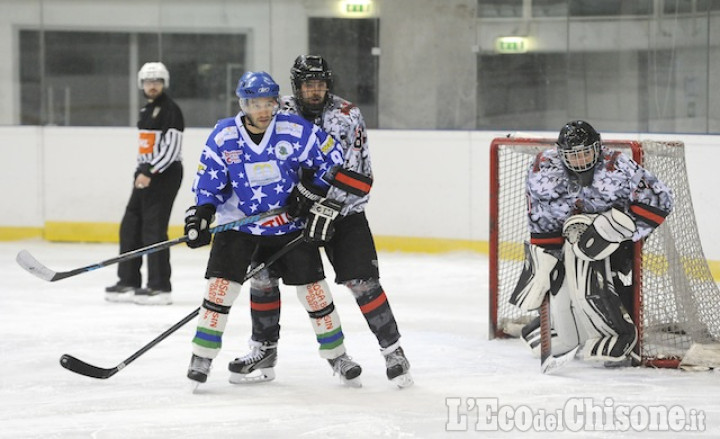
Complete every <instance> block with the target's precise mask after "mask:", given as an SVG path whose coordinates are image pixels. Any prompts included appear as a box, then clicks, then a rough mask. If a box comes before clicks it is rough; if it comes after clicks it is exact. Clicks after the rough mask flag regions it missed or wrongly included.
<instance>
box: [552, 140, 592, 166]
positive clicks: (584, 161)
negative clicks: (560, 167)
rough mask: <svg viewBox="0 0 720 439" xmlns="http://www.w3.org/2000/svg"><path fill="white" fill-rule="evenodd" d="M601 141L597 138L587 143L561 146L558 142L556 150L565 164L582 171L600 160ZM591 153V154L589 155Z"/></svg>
mask: <svg viewBox="0 0 720 439" xmlns="http://www.w3.org/2000/svg"><path fill="white" fill-rule="evenodd" d="M601 151H602V142H600V141H599V140H598V141H596V142H593V143H591V144H589V145H583V144H580V145H575V146H565V147H563V146H561V145H559V144H558V152H559V153H560V158H561V159H562V161H563V164H565V166H566V167H567V168H568V169H570V170H572V171H575V172H583V171H587V170H589V169H592V168H593V167H594V166H595V164H596V163H597V162H598V161H599V160H600V153H601ZM590 154H591V155H590Z"/></svg>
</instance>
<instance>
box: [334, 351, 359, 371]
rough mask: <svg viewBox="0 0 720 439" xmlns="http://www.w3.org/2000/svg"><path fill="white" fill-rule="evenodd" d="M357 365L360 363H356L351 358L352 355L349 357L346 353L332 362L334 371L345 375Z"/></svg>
mask: <svg viewBox="0 0 720 439" xmlns="http://www.w3.org/2000/svg"><path fill="white" fill-rule="evenodd" d="M356 366H358V364H357V363H355V362H354V361H352V360H351V359H350V357H348V356H347V355H345V354H343V355H341V356H339V357H337V358H336V359H334V360H333V363H332V367H333V371H334V372H335V373H339V374H340V375H342V376H345V374H346V373H347V372H348V371H349V370H350V369H352V368H353V367H356Z"/></svg>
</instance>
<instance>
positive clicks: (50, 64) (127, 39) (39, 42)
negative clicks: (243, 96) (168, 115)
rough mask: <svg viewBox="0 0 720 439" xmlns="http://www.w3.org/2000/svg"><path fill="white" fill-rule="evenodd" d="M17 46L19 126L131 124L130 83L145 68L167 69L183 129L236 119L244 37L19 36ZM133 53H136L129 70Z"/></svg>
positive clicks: (133, 90)
mask: <svg viewBox="0 0 720 439" xmlns="http://www.w3.org/2000/svg"><path fill="white" fill-rule="evenodd" d="M19 44H20V67H19V69H20V72H19V73H20V75H19V76H20V103H21V116H20V119H21V120H20V123H21V124H23V125H70V126H133V125H135V123H136V122H137V111H138V110H139V108H140V105H142V97H141V93H142V92H141V91H139V90H138V88H137V83H136V81H135V78H136V74H137V69H139V68H140V66H142V64H144V63H145V62H148V61H162V62H163V63H165V65H166V66H167V67H168V70H170V89H169V93H170V94H171V95H172V96H173V97H174V98H175V100H176V101H177V102H178V104H179V105H180V107H181V108H182V110H183V114H184V116H185V124H186V126H201V127H207V126H211V125H212V124H213V123H215V121H217V119H220V118H223V117H227V116H229V115H232V114H235V113H236V112H237V105H236V104H235V103H236V102H237V101H236V99H235V87H236V84H237V80H238V79H239V78H240V76H241V75H242V73H243V71H244V66H245V65H246V60H245V58H246V44H247V38H246V36H245V35H244V34H218V35H213V34H162V35H158V34H151V33H140V34H131V33H118V32H115V33H112V32H74V31H46V32H44V33H43V32H40V31H35V30H23V31H20V42H19ZM43 53H44V59H43V58H42V55H41V54H43ZM131 53H137V57H138V59H137V60H133V61H134V63H131V60H130V57H131ZM131 70H132V71H131ZM136 96H140V98H136ZM131 104H132V105H131ZM131 106H132V107H137V108H131Z"/></svg>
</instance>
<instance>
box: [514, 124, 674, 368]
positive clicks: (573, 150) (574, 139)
mask: <svg viewBox="0 0 720 439" xmlns="http://www.w3.org/2000/svg"><path fill="white" fill-rule="evenodd" d="M526 193H527V200H528V224H529V229H530V245H529V247H528V251H530V252H531V254H532V255H533V257H532V258H529V261H528V262H531V261H534V262H535V263H536V265H535V266H533V265H534V264H529V265H528V264H526V270H525V272H524V273H523V275H522V276H521V281H520V282H519V284H518V287H517V288H516V290H515V292H514V293H513V296H512V298H511V302H513V303H515V304H517V305H519V306H520V308H521V309H523V310H526V311H527V310H533V309H537V308H538V307H539V306H540V303H541V302H542V299H543V297H544V296H545V294H546V292H547V290H548V289H550V290H551V292H552V295H551V299H550V300H551V301H550V303H551V307H550V309H551V315H552V324H553V328H554V330H555V332H556V334H557V335H556V336H554V337H553V340H552V348H553V355H559V354H563V353H565V352H569V351H570V350H572V349H574V348H575V347H576V346H581V348H580V349H581V350H580V351H579V352H580V355H581V356H582V357H583V358H584V359H586V360H594V361H605V365H606V366H617V365H627V364H629V363H630V361H629V360H630V357H629V356H630V354H631V352H632V349H633V348H634V346H635V344H636V342H637V329H636V327H635V325H634V324H633V322H632V320H631V318H630V315H631V311H632V310H631V309H630V311H628V308H630V307H631V303H632V301H631V297H630V290H629V286H630V281H631V278H632V276H631V269H632V256H633V247H632V243H633V242H636V241H638V240H640V239H643V238H645V237H646V236H648V235H649V234H650V233H651V232H652V231H653V230H655V228H656V227H658V226H659V225H660V224H661V223H662V222H663V221H664V220H665V217H666V216H667V215H668V214H670V212H671V210H672V207H673V197H672V192H671V190H670V189H669V188H668V187H667V186H665V184H664V183H663V182H662V181H660V180H658V179H657V177H655V176H654V175H653V174H652V173H650V172H649V171H648V170H646V169H645V168H643V167H642V166H640V165H638V164H637V163H636V162H634V161H633V160H632V159H630V158H629V157H628V156H626V155H625V154H623V153H621V152H620V151H613V150H609V149H607V148H605V147H604V146H603V143H602V141H601V139H600V134H598V132H597V131H595V129H594V128H593V127H592V126H591V125H590V124H589V123H587V122H585V121H582V120H577V121H571V122H568V123H567V124H566V125H565V126H564V127H563V128H562V130H561V131H560V134H559V136H558V141H557V145H556V148H553V149H549V150H546V151H544V152H542V153H540V154H538V155H537V157H536V158H535V161H534V162H533V163H532V164H531V166H530V169H529V170H528V179H527V186H526ZM531 273H532V275H531ZM555 275H558V277H557V280H553V282H552V286H551V282H550V280H549V278H548V276H550V278H553V277H554V276H555ZM563 276H564V278H563ZM538 328H539V319H536V320H535V321H534V322H531V323H530V324H528V326H526V327H525V328H524V329H523V338H524V339H525V340H526V341H530V342H531V347H535V346H533V342H536V343H535V344H537V342H539V330H538Z"/></svg>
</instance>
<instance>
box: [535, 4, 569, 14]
mask: <svg viewBox="0 0 720 439" xmlns="http://www.w3.org/2000/svg"><path fill="white" fill-rule="evenodd" d="M567 3H568V2H567V0H533V1H532V16H533V17H567V15H568V5H567Z"/></svg>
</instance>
